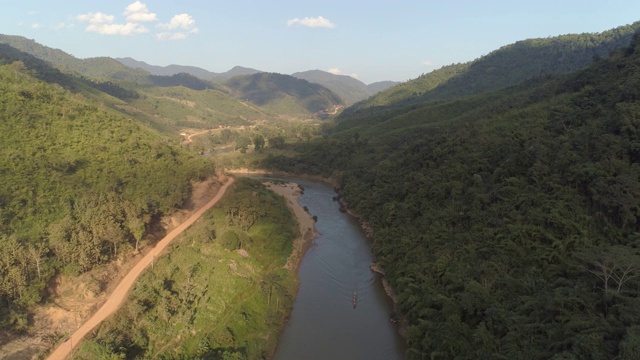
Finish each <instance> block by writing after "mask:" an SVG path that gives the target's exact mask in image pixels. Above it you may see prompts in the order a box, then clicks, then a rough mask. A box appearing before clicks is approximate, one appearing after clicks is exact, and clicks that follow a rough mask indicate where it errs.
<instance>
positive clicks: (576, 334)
mask: <svg viewBox="0 0 640 360" xmlns="http://www.w3.org/2000/svg"><path fill="white" fill-rule="evenodd" d="M638 63H640V35H636V36H635V38H634V39H633V41H632V45H631V47H629V48H627V49H621V50H619V51H616V52H615V53H614V54H613V56H612V57H611V58H608V59H604V60H603V59H600V60H597V61H596V62H595V63H594V64H593V65H592V66H590V67H588V68H586V69H584V70H582V71H580V72H578V73H575V74H571V75H564V76H557V77H551V78H546V79H542V78H539V79H536V80H535V81H528V82H525V83H522V84H520V85H518V86H515V87H511V88H508V89H504V90H500V91H497V92H490V93H485V94H482V95H476V96H471V97H466V98H463V99H454V100H449V101H441V102H437V103H423V104H421V105H420V106H416V107H415V108H413V107H411V106H409V107H406V108H403V111H402V112H401V111H398V112H396V113H391V112H389V113H387V115H389V116H383V115H381V116H378V115H377V114H375V113H374V114H373V116H374V117H377V118H376V120H375V121H374V124H375V125H372V126H367V125H366V124H367V121H366V119H365V116H364V115H361V117H360V118H357V119H356V121H357V122H358V125H357V126H346V127H345V128H344V130H338V131H337V132H336V133H334V134H333V135H332V136H329V137H328V138H327V139H324V140H322V141H320V142H318V143H316V144H310V145H306V146H305V147H301V148H300V149H299V150H301V151H303V152H304V156H302V157H300V158H296V159H288V158H283V157H280V158H272V159H271V160H270V161H269V162H268V163H267V164H269V165H271V166H276V167H278V168H280V169H284V170H289V171H298V172H304V173H315V174H318V173H324V174H325V175H329V174H332V173H334V174H340V175H341V177H340V179H341V181H340V182H341V193H342V197H343V199H344V201H346V203H347V204H348V206H349V207H350V208H351V209H353V210H354V211H356V212H358V213H359V214H361V215H362V216H363V218H364V219H365V220H366V221H367V223H368V224H369V225H370V226H371V228H372V230H373V233H374V237H373V251H374V253H375V255H376V257H377V259H378V261H379V262H380V264H381V265H382V267H383V268H384V270H385V272H386V276H387V279H388V280H389V282H390V283H391V285H392V286H393V288H394V289H395V290H396V293H397V295H398V297H397V299H398V304H397V305H398V310H399V311H400V313H401V314H402V315H403V316H404V317H405V319H406V321H407V324H408V343H409V349H408V351H407V358H408V359H425V358H443V359H453V358H456V359H479V358H482V359H551V358H553V359H613V358H618V359H635V358H636V357H637V349H638V347H637V344H638V343H639V342H640V327H638V323H637V318H638V317H640V310H639V309H640V297H639V296H638V294H639V291H640V281H639V280H640V265H639V264H640V251H639V250H638V248H639V242H638V241H639V239H640V167H639V166H638V163H639V161H640V136H639V134H640V132H639V131H638V130H639V129H640V106H639V105H638V100H639V99H640V68H639V67H638V66H637V64H638ZM350 121H351V119H347V120H344V122H345V123H348V122H350Z"/></svg>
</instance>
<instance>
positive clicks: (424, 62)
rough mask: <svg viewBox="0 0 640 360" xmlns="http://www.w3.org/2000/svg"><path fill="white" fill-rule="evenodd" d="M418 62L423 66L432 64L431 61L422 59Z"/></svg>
mask: <svg viewBox="0 0 640 360" xmlns="http://www.w3.org/2000/svg"><path fill="white" fill-rule="evenodd" d="M420 64H422V65H424V66H433V62H431V61H430V60H423V61H421V62H420Z"/></svg>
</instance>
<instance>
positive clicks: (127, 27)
mask: <svg viewBox="0 0 640 360" xmlns="http://www.w3.org/2000/svg"><path fill="white" fill-rule="evenodd" d="M76 19H77V20H78V21H80V22H86V23H89V25H87V27H86V30H87V31H89V32H97V33H98V34H102V35H131V34H140V33H146V32H148V31H149V29H147V28H146V27H144V26H142V25H140V24H138V23H135V22H127V23H126V24H114V20H115V17H114V16H113V15H107V14H103V13H101V12H97V13H87V14H81V15H78V16H77V17H76Z"/></svg>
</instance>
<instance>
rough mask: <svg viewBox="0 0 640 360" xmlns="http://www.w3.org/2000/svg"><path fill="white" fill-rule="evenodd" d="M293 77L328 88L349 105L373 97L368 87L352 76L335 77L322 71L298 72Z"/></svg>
mask: <svg viewBox="0 0 640 360" xmlns="http://www.w3.org/2000/svg"><path fill="white" fill-rule="evenodd" d="M291 76H293V77H295V78H298V79H302V80H307V81H308V82H310V83H314V84H319V85H322V86H324V87H326V88H327V89H329V90H331V91H333V92H334V93H335V94H336V95H338V96H340V98H341V99H343V100H344V102H345V103H346V104H347V105H351V104H353V103H355V102H358V101H360V100H364V99H366V98H368V97H369V96H371V95H372V93H371V92H370V91H369V88H368V87H367V85H365V84H364V83H363V82H362V81H360V80H358V79H354V78H352V77H351V76H346V75H334V74H331V73H328V72H326V71H321V70H310V71H303V72H297V73H293V74H291Z"/></svg>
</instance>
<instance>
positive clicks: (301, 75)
mask: <svg viewBox="0 0 640 360" xmlns="http://www.w3.org/2000/svg"><path fill="white" fill-rule="evenodd" d="M115 60H117V61H119V62H120V63H122V64H123V65H125V66H128V67H130V68H134V69H142V70H145V71H148V72H149V73H151V74H152V75H158V76H173V75H176V74H179V73H187V74H189V75H193V76H195V77H197V78H200V79H203V80H208V81H213V82H216V83H222V82H224V81H226V80H228V79H231V78H233V77H235V76H245V75H253V74H257V73H262V72H264V71H261V70H256V69H252V68H246V67H242V66H235V67H233V68H232V69H231V70H229V71H227V72H223V73H215V72H211V71H209V70H206V69H203V68H200V67H197V66H183V65H168V66H158V65H151V64H148V63H146V62H144V61H139V60H135V59H133V58H130V57H126V58H116V59H115ZM291 76H293V77H295V78H298V79H302V80H307V81H308V82H310V83H314V84H319V85H322V86H324V87H326V88H328V89H329V90H331V91H333V92H334V93H336V94H337V95H338V96H340V97H341V98H342V99H343V100H344V101H345V103H346V104H347V105H351V104H354V103H356V102H358V101H361V100H364V99H366V98H368V97H369V96H371V95H375V94H376V93H378V92H380V91H383V90H386V89H387V88H390V87H391V86H394V85H397V84H399V82H396V81H380V82H375V83H372V84H369V85H367V84H365V83H363V82H362V81H360V80H358V79H356V78H353V77H351V76H346V75H335V74H332V73H330V72H327V71H322V70H308V71H302V72H296V73H293V74H291Z"/></svg>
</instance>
